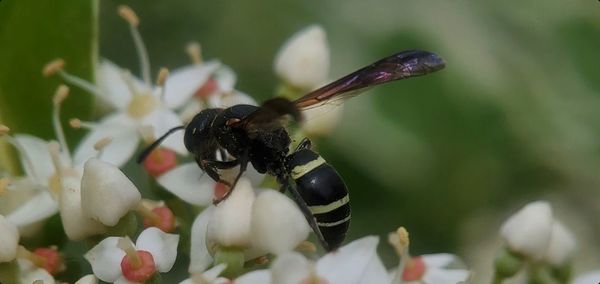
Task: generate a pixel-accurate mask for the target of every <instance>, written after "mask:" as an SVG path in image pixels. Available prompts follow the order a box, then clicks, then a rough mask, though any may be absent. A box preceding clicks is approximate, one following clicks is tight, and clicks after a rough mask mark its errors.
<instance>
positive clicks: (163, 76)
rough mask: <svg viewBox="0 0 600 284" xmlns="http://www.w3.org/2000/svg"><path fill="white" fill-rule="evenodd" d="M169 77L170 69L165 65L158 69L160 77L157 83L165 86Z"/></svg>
mask: <svg viewBox="0 0 600 284" xmlns="http://www.w3.org/2000/svg"><path fill="white" fill-rule="evenodd" d="M168 77H169V69H167V68H165V67H163V68H160V71H158V78H156V85H158V86H164V85H165V81H167V78H168Z"/></svg>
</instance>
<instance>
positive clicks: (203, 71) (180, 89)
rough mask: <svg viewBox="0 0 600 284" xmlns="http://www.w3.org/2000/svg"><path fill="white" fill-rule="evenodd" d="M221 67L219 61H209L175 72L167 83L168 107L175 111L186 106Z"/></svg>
mask: <svg viewBox="0 0 600 284" xmlns="http://www.w3.org/2000/svg"><path fill="white" fill-rule="evenodd" d="M220 65H221V63H220V62H218V61H209V62H204V63H203V64H196V65H190V66H186V67H183V68H180V69H175V70H173V72H172V73H171V75H170V76H169V78H168V79H167V81H166V82H165V97H164V99H165V103H166V105H167V107H169V108H171V109H175V108H179V107H182V106H183V105H185V103H186V102H187V101H188V100H189V99H190V98H191V97H192V96H193V95H194V93H195V92H196V91H197V90H198V89H199V88H200V87H202V85H204V83H206V81H207V80H208V78H210V76H211V75H212V74H213V73H214V72H215V71H216V70H217V68H219V66H220Z"/></svg>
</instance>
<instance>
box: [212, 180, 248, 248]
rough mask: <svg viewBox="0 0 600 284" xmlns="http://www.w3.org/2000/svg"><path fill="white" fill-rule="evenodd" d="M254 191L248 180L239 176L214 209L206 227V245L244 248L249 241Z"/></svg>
mask: <svg viewBox="0 0 600 284" xmlns="http://www.w3.org/2000/svg"><path fill="white" fill-rule="evenodd" d="M253 202H254V191H253V190H252V186H251V184H250V181H249V180H248V179H246V178H241V179H240V180H239V181H238V183H237V185H236V186H235V188H234V189H233V192H231V194H230V195H229V197H228V198H227V199H225V200H224V201H223V202H221V203H220V204H219V205H218V206H217V207H216V208H215V210H214V213H213V217H212V218H211V219H210V221H209V223H208V228H207V246H208V248H209V251H213V252H214V249H215V247H214V246H215V245H216V246H222V247H237V248H245V247H247V246H248V245H249V243H250V219H251V216H252V203H253Z"/></svg>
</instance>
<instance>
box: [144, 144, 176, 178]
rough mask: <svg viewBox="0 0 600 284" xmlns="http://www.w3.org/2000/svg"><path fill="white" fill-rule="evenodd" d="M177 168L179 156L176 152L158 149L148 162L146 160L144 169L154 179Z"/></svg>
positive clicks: (149, 157) (151, 154)
mask: <svg viewBox="0 0 600 284" xmlns="http://www.w3.org/2000/svg"><path fill="white" fill-rule="evenodd" d="M175 166H177V156H176V155H175V152H173V151H171V150H169V149H165V148H157V149H155V150H154V151H152V153H150V155H149V156H148V158H146V160H144V168H145V169H146V171H147V172H148V174H149V175H151V176H153V177H157V176H160V175H162V174H164V173H165V172H168V171H169V170H171V169H173V168H174V167H175Z"/></svg>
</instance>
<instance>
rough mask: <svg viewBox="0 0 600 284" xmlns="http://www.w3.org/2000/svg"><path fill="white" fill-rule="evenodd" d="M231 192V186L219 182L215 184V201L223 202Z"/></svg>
mask: <svg viewBox="0 0 600 284" xmlns="http://www.w3.org/2000/svg"><path fill="white" fill-rule="evenodd" d="M227 192H229V186H227V185H226V184H224V183H220V182H217V184H215V191H214V198H213V199H214V200H221V199H222V198H223V196H225V194H227Z"/></svg>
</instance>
